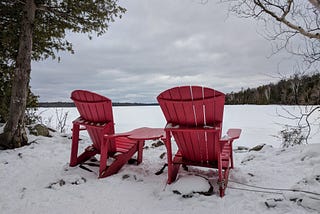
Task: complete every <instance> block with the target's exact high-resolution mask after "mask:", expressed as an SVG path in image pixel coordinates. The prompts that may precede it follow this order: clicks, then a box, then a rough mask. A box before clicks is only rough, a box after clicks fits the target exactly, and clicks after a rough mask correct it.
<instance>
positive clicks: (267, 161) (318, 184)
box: [0, 105, 320, 214]
mask: <svg viewBox="0 0 320 214" xmlns="http://www.w3.org/2000/svg"><path fill="white" fill-rule="evenodd" d="M287 108H291V109H290V110H292V111H295V110H299V108H298V107H287ZM279 110H281V107H279V106H255V105H248V106H246V105H242V106H226V108H225V114H224V123H223V125H224V127H223V133H226V130H227V129H228V128H241V129H242V130H243V132H242V134H241V137H240V139H239V140H236V141H235V146H236V147H237V146H241V148H245V147H249V148H252V147H253V146H256V145H261V144H266V145H265V146H264V147H263V148H262V149H261V150H260V151H249V150H246V149H243V150H240V149H239V150H235V151H234V158H235V168H234V169H233V170H231V172H230V175H229V183H228V188H227V190H226V195H225V197H224V198H220V197H219V196H218V190H217V183H216V182H217V172H216V171H215V170H212V169H206V168H195V167H189V170H188V171H185V170H183V169H180V171H179V175H178V176H179V177H178V180H177V181H176V182H175V183H173V184H171V185H166V173H167V170H166V169H165V170H164V172H163V173H162V174H160V175H155V173H156V172H157V171H159V170H160V169H161V168H162V166H163V165H164V164H165V162H166V158H165V156H164V157H163V156H162V154H163V153H164V152H166V149H165V147H164V146H154V145H153V143H154V142H153V141H147V142H146V148H145V149H144V153H143V162H142V163H141V164H140V165H138V166H137V165H129V164H127V165H125V166H124V167H123V168H122V169H121V170H120V172H119V173H118V174H116V175H113V176H110V177H107V178H104V179H98V178H97V171H98V169H97V167H94V166H88V168H89V169H90V170H92V172H90V171H87V170H84V169H82V168H80V167H79V166H76V167H69V158H70V145H71V139H70V135H71V131H70V129H71V124H72V122H71V121H72V120H73V119H75V118H76V117H77V111H76V109H74V108H68V109H40V110H39V112H41V116H42V119H43V123H45V124H46V125H50V126H51V127H52V128H56V127H55V126H56V123H57V121H56V112H57V111H62V112H68V118H67V123H66V127H65V128H66V133H59V132H50V134H51V135H52V137H51V138H47V137H41V136H32V135H29V140H30V142H33V143H32V144H31V145H30V146H26V147H23V148H18V149H14V150H2V151H0V190H1V194H0V213H4V214H7V213H8V214H11V213H26V214H28V213H50V214H51V213H96V214H99V213H137V212H139V213H142V214H144V213H146V214H147V213H148V214H149V213H209V212H210V213H227V214H228V213H299V214H300V213H320V167H319V166H320V143H319V142H320V134H316V133H312V135H311V137H312V138H311V139H310V140H309V144H308V145H301V146H294V147H289V148H281V147H280V143H281V141H280V139H279V138H276V137H274V136H276V135H278V133H279V131H280V130H281V129H282V127H281V126H280V125H278V124H285V123H286V122H287V123H288V122H290V123H292V122H293V121H287V120H285V119H284V118H280V117H279V116H278V115H277V113H276V112H277V111H279ZM114 119H115V123H116V131H117V132H124V131H129V130H131V129H134V128H138V127H142V126H149V127H164V125H165V121H164V118H163V116H162V113H161V111H160V109H159V107H158V106H148V107H145V106H143V107H114ZM313 130H314V131H315V130H316V129H313ZM81 138H82V139H83V140H82V141H81V142H80V147H81V148H80V149H79V150H83V149H84V148H85V147H87V146H88V145H90V139H89V138H88V136H87V135H86V134H85V133H82V135H81ZM97 158H99V157H97ZM86 167H87V166H86ZM211 185H213V187H214V194H213V195H210V196H205V195H203V194H200V193H199V192H206V191H208V190H209V189H210V186H211ZM292 190H295V191H292Z"/></svg>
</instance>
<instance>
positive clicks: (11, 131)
mask: <svg viewBox="0 0 320 214" xmlns="http://www.w3.org/2000/svg"><path fill="white" fill-rule="evenodd" d="M35 12H36V5H35V3H34V0H26V1H25V5H24V7H23V14H22V16H21V30H20V38H19V50H18V56H17V59H16V68H15V70H14V77H13V82H12V92H11V93H12V94H11V101H10V109H9V118H8V121H7V123H6V125H5V127H4V133H3V134H1V135H0V145H1V146H2V147H4V148H6V149H10V148H17V147H21V146H24V145H26V144H28V138H27V135H26V131H25V110H26V103H27V95H28V88H29V80H30V73H31V53H32V36H33V23H34V18H35Z"/></svg>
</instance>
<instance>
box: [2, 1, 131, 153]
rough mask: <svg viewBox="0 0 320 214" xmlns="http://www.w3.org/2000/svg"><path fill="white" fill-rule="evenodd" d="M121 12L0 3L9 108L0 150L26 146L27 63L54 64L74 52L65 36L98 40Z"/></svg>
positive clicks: (109, 7) (95, 5) (108, 4)
mask: <svg viewBox="0 0 320 214" xmlns="http://www.w3.org/2000/svg"><path fill="white" fill-rule="evenodd" d="M124 12H125V9H124V8H122V7H120V6H119V5H118V3H117V0H82V1H70V0H19V1H17V0H5V1H1V2H0V65H1V69H2V68H3V67H6V68H9V69H8V70H7V71H8V75H9V77H10V78H11V79H10V81H12V82H11V84H12V87H11V91H10V94H11V95H10V96H11V97H10V107H9V115H8V120H7V123H6V125H5V128H4V133H3V134H1V135H0V145H1V146H2V147H5V148H16V147H20V146H23V145H26V144H27V143H28V139H27V137H26V133H25V110H26V105H27V97H28V94H29V81H30V73H31V60H43V59H46V58H48V57H50V56H51V57H52V58H56V54H57V52H58V51H69V52H73V49H72V44H71V43H70V42H69V41H67V40H66V39H65V36H66V32H75V33H88V34H89V36H91V34H93V33H96V34H97V35H98V36H99V35H102V34H103V33H105V32H106V31H107V30H108V27H109V23H110V22H113V21H114V20H115V18H116V17H118V16H120V18H121V14H122V13H124Z"/></svg>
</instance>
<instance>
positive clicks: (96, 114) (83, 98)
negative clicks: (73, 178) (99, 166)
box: [71, 90, 114, 149]
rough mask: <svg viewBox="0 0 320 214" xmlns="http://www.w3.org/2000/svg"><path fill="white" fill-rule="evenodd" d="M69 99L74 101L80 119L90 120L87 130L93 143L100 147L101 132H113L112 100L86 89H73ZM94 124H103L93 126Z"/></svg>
mask: <svg viewBox="0 0 320 214" xmlns="http://www.w3.org/2000/svg"><path fill="white" fill-rule="evenodd" d="M71 99H72V100H73V102H74V103H75V105H76V107H77V109H78V112H79V114H80V116H81V118H82V119H84V120H85V121H86V122H89V123H88V124H90V122H92V124H93V126H92V125H90V126H87V127H86V128H87V131H88V133H89V136H90V138H91V140H92V141H93V145H94V146H95V147H96V148H97V149H100V143H101V140H102V135H103V134H114V121H113V113H112V102H111V100H110V99H109V98H107V97H104V96H102V95H99V94H96V93H93V92H90V91H86V90H75V91H73V92H72V93H71ZM94 124H100V125H101V124H105V125H104V126H94Z"/></svg>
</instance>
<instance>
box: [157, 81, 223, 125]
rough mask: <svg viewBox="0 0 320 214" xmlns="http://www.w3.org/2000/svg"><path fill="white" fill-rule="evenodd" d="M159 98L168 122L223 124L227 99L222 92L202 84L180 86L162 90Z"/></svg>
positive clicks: (180, 123)
mask: <svg viewBox="0 0 320 214" xmlns="http://www.w3.org/2000/svg"><path fill="white" fill-rule="evenodd" d="M157 99H158V102H159V104H160V107H161V109H162V111H163V113H164V116H165V118H166V120H167V122H168V123H172V124H178V125H185V126H195V127H202V126H215V127H217V126H218V127H219V126H221V124H222V120H223V109H224V101H225V95H224V94H223V93H222V92H219V91H216V90H214V89H211V88H206V87H201V86H180V87H174V88H171V89H168V90H166V91H164V92H162V93H161V94H159V96H158V97H157ZM220 128H221V127H220Z"/></svg>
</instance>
